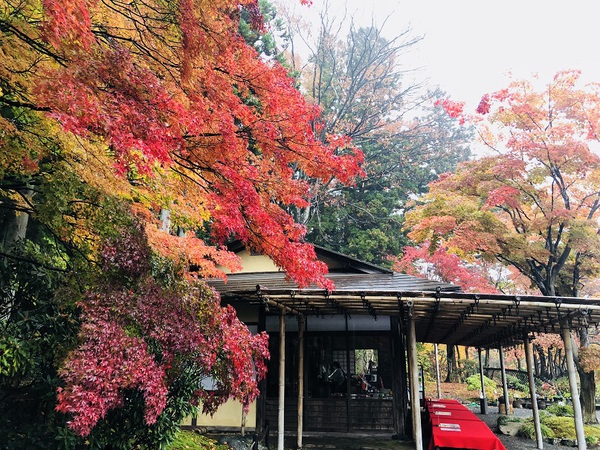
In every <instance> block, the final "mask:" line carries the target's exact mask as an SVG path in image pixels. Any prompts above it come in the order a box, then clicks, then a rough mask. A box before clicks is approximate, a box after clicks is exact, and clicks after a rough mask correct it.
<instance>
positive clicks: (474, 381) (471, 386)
mask: <svg viewBox="0 0 600 450" xmlns="http://www.w3.org/2000/svg"><path fill="white" fill-rule="evenodd" d="M483 378H484V382H485V396H486V397H487V398H488V399H493V398H494V397H495V391H496V389H497V387H498V386H497V385H496V382H495V381H494V380H492V379H490V378H488V377H486V376H484V377H483ZM466 381H467V389H468V390H469V391H478V392H480V391H481V377H480V375H479V374H476V375H471V376H470V377H469V378H467V380H466Z"/></svg>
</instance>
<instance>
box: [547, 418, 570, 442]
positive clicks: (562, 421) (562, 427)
mask: <svg viewBox="0 0 600 450" xmlns="http://www.w3.org/2000/svg"><path fill="white" fill-rule="evenodd" d="M540 420H541V422H542V425H544V426H547V427H549V428H551V429H552V431H553V432H554V437H557V438H561V439H575V423H574V422H573V419H571V418H569V417H556V416H550V415H544V416H543V417H542V416H540Z"/></svg>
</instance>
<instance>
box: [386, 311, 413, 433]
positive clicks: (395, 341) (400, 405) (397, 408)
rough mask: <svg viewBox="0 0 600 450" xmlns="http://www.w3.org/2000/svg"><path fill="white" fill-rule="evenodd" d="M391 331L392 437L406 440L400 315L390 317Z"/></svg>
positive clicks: (403, 353)
mask: <svg viewBox="0 0 600 450" xmlns="http://www.w3.org/2000/svg"><path fill="white" fill-rule="evenodd" d="M390 321H391V331H392V367H393V376H392V396H393V405H394V438H396V439H400V440H408V439H409V436H408V432H407V430H408V427H407V418H408V391H407V383H406V373H407V368H406V345H405V344H404V334H403V329H402V322H401V319H400V317H391V318H390Z"/></svg>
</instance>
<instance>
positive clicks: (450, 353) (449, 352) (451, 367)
mask: <svg viewBox="0 0 600 450" xmlns="http://www.w3.org/2000/svg"><path fill="white" fill-rule="evenodd" d="M446 363H447V367H448V373H447V375H446V380H445V382H446V383H455V382H456V354H455V353H454V346H453V345H446Z"/></svg>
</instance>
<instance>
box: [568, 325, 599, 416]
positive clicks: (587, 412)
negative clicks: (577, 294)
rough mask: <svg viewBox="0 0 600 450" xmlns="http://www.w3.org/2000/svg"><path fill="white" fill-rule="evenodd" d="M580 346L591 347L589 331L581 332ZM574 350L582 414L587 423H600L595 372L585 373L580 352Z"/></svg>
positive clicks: (582, 330) (581, 330)
mask: <svg viewBox="0 0 600 450" xmlns="http://www.w3.org/2000/svg"><path fill="white" fill-rule="evenodd" d="M579 345H580V347H581V348H584V347H588V346H589V345H590V337H589V334H588V331H587V329H585V328H582V329H580V330H579ZM574 347H575V348H574V349H573V353H574V355H573V356H574V357H575V367H577V373H578V374H579V398H580V400H581V412H582V414H583V421H584V422H585V423H598V418H597V417H596V381H595V379H594V371H593V370H592V371H590V372H585V371H584V370H583V367H581V364H580V362H579V351H578V349H577V347H576V346H574Z"/></svg>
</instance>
